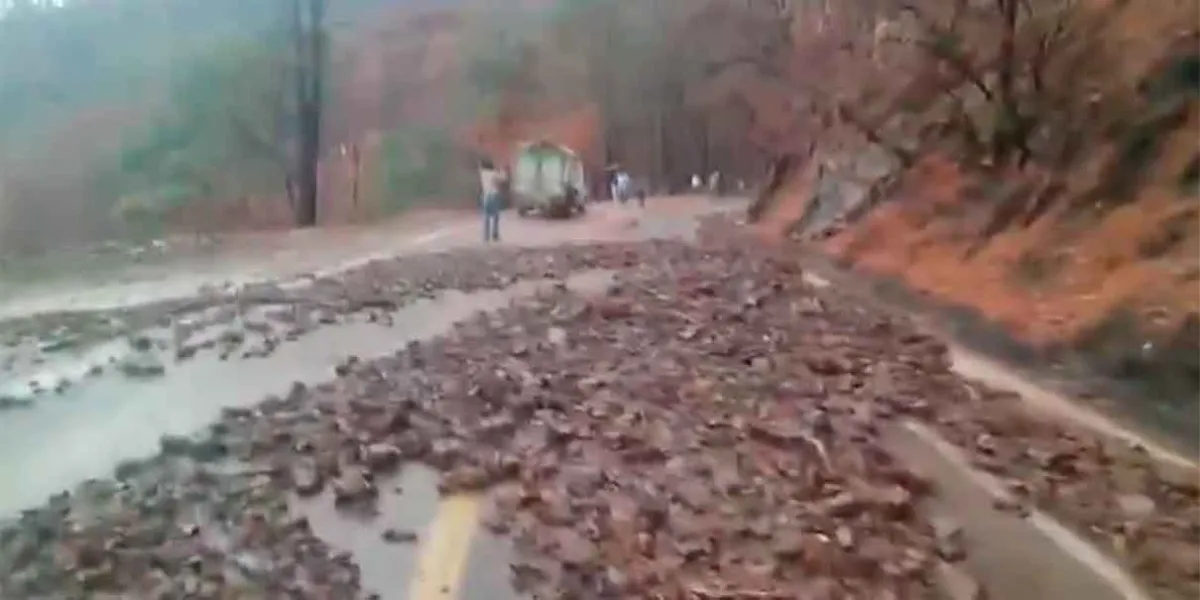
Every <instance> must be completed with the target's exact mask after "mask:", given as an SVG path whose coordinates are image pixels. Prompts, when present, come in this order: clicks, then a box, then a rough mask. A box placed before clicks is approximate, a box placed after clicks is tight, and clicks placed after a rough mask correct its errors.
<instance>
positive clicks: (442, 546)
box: [0, 207, 1136, 600]
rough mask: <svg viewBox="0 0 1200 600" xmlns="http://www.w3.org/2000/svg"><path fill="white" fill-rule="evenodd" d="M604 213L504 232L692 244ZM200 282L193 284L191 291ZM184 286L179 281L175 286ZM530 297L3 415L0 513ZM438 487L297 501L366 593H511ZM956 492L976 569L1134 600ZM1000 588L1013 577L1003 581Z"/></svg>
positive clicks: (470, 231) (70, 360) (59, 367)
mask: <svg viewBox="0 0 1200 600" xmlns="http://www.w3.org/2000/svg"><path fill="white" fill-rule="evenodd" d="M706 210H707V209H706ZM664 212H668V213H669V211H664ZM695 212H703V211H695ZM695 212H693V213H692V214H695ZM596 213H598V214H596V215H594V216H592V217H590V218H591V219H592V221H589V222H588V223H563V224H554V225H553V226H552V227H554V228H548V226H547V225H546V224H544V223H539V222H531V221H521V220H517V219H509V220H507V221H506V229H505V231H504V233H505V235H506V238H507V239H508V240H516V242H517V243H521V244H528V245H541V244H556V243H562V242H565V241H573V240H587V239H620V238H623V237H676V236H680V237H685V238H686V237H689V236H690V235H691V232H692V231H693V229H694V223H693V222H692V221H693V219H692V216H691V215H689V214H687V213H685V214H683V215H679V214H665V215H663V214H649V215H645V216H642V217H641V218H639V219H637V220H636V221H634V220H633V219H632V218H631V217H629V215H630V213H629V212H628V210H627V209H621V208H618V207H613V209H611V210H601V211H596ZM604 219H607V220H608V221H607V229H598V228H595V227H594V223H595V222H596V221H597V220H604ZM475 225H476V224H475V223H474V222H473V221H470V222H463V223H454V224H448V225H443V226H440V227H439V228H435V229H433V230H431V231H428V232H425V233H422V234H420V235H419V236H417V237H415V238H411V239H409V240H407V241H406V242H404V244H402V245H403V246H404V247H405V248H407V250H406V251H420V250H426V249H445V248H448V247H458V246H466V245H474V244H477V243H478V241H477V240H474V239H473V237H474V235H475V234H477V233H478V232H477V231H476V229H477V227H475ZM371 257H377V256H374V255H372V256H371ZM371 257H360V258H357V259H353V260H349V261H342V262H341V263H338V264H336V265H335V266H334V267H332V268H329V269H327V270H328V271H334V270H338V269H345V268H349V267H352V266H354V265H355V264H361V262H365V261H366V260H368V259H369V258H371ZM604 280H605V275H604V274H590V275H585V276H583V277H581V278H577V279H574V280H572V283H573V284H575V285H579V286H582V287H583V288H585V289H587V288H591V287H593V286H597V285H602V282H603V281H604ZM194 283H195V282H194V281H188V282H187V285H194ZM146 285H149V284H146ZM183 287H186V286H183V285H182V284H181V285H180V286H179V287H178V289H179V290H182V289H183ZM138 289H141V288H138ZM162 289H166V290H168V291H171V290H175V289H176V288H175V287H172V286H166V287H164V288H162ZM536 289H537V285H536V284H520V285H516V286H513V288H511V289H508V290H504V291H497V292H482V293H473V294H462V293H448V294H445V295H444V296H443V297H442V298H439V299H438V300H436V301H421V302H418V303H417V304H415V305H412V306H409V307H405V308H402V309H400V310H399V311H397V312H396V313H395V316H394V325H393V326H392V327H382V326H380V325H379V324H375V323H367V322H365V320H363V321H358V322H349V323H344V324H341V325H338V326H334V327H326V328H322V329H319V330H317V331H315V332H313V333H312V334H310V335H308V336H305V337H303V338H301V339H299V340H297V341H295V342H292V343H289V344H286V345H283V346H281V347H280V348H279V350H278V351H277V352H276V353H275V354H273V355H271V356H269V357H265V358H256V359H250V361H249V362H247V361H242V360H233V361H230V362H224V361H221V360H219V359H217V358H216V357H213V356H203V357H200V358H197V359H195V360H194V361H191V362H188V363H183V364H179V365H171V367H170V368H169V369H168V371H167V375H166V376H165V377H162V378H158V379H153V380H148V381H137V380H129V379H126V378H120V377H109V376H104V377H99V378H95V379H92V380H87V381H85V382H83V383H82V384H80V385H76V386H73V387H71V388H69V389H67V390H65V391H64V392H63V393H62V394H60V395H57V396H49V397H46V398H44V399H43V400H42V401H40V402H39V403H38V406H37V407H36V408H35V409H33V410H28V411H12V412H8V413H5V415H4V418H3V420H0V514H13V513H14V512H16V511H19V510H21V509H23V508H26V507H29V506H32V505H36V504H38V503H40V502H42V501H43V500H44V499H45V498H46V497H47V496H48V495H50V494H53V493H56V492H58V491H60V490H62V489H64V488H68V487H71V486H72V485H74V484H75V483H77V482H79V481H82V480H85V479H88V478H93V477H103V476H106V475H108V474H109V473H110V472H111V470H112V469H113V468H114V466H115V465H116V464H117V463H119V462H120V461H122V460H125V459H130V458H136V457H141V456H146V455H149V454H152V453H154V452H155V451H156V450H157V447H158V440H159V438H160V436H162V435H165V434H187V433H191V432H193V431H196V430H197V429H199V428H200V427H203V426H204V425H205V424H207V423H209V422H211V421H213V420H215V419H216V418H217V417H218V415H219V413H220V410H221V408H223V407H226V406H239V405H240V406H248V405H252V404H254V403H256V402H258V401H260V400H261V398H262V397H263V396H265V395H267V394H270V393H283V392H284V391H286V389H287V387H288V385H289V384H290V383H291V382H293V381H301V382H306V383H315V382H318V381H323V380H326V379H329V378H330V376H331V374H332V373H331V369H332V367H333V365H334V364H336V363H337V362H339V361H340V360H342V359H343V358H344V357H346V356H348V355H358V356H364V357H369V356H375V355H383V354H388V353H390V352H393V351H395V350H397V349H399V348H401V347H403V346H404V344H405V343H407V342H408V341H410V340H415V339H424V338H428V337H432V336H435V335H437V334H439V333H441V332H443V331H445V329H446V328H447V327H449V326H450V325H452V324H453V323H454V322H456V321H459V320H462V319H464V318H466V317H468V316H470V315H471V314H472V313H474V312H475V311H478V310H489V309H495V308H498V307H500V306H503V305H504V304H506V303H507V302H510V301H512V300H514V299H518V298H520V297H521V296H523V295H526V294H530V293H533V292H534V291H535V290H536ZM140 293H141V292H136V290H135V293H134V294H133V295H132V296H129V295H125V296H121V295H120V294H117V295H114V296H113V297H112V298H108V299H102V301H108V302H118V303H119V302H121V301H128V299H129V298H130V297H136V298H141V299H144V296H139V295H138V294H140ZM125 344H126V343H125V342H124V341H123V340H119V341H114V342H112V343H110V344H104V345H101V346H98V347H95V348H93V349H91V350H88V351H87V352H86V353H85V354H84V356H83V357H82V358H80V357H79V356H73V355H70V354H68V355H65V356H64V358H62V359H61V360H58V361H51V362H50V363H47V364H42V365H40V366H39V369H40V371H39V373H42V374H43V375H42V376H43V378H45V379H46V382H47V384H49V382H51V381H52V380H53V378H54V377H59V376H62V375H63V374H66V375H79V374H81V373H83V372H84V371H86V368H85V367H84V366H81V365H86V364H92V363H95V362H103V361H104V360H106V359H107V357H108V356H113V355H116V354H119V353H120V352H122V351H123V347H124V345H125ZM46 373H49V374H46ZM22 381H24V379H22ZM905 443H908V444H910V447H909V454H910V455H912V456H914V457H916V458H914V460H918V461H920V462H923V463H925V464H927V465H933V466H935V467H937V469H935V476H938V475H939V472H944V471H948V470H952V468H951V467H945V466H941V467H939V466H938V465H939V464H940V463H939V462H938V459H937V458H936V457H934V456H922V452H925V453H926V454H927V453H928V452H929V449H928V448H927V447H926V448H921V447H920V444H919V443H918V444H916V445H912V444H913V442H912V441H911V440H908V441H907V442H905ZM939 469H940V471H939ZM942 474H944V473H942ZM946 477H947V478H949V480H958V481H961V478H955V477H953V476H951V475H946ZM436 483H437V478H436V476H435V475H433V474H432V473H431V472H429V471H426V470H424V469H421V468H416V467H410V468H408V469H406V470H405V471H404V472H403V473H402V474H401V475H400V476H399V477H397V478H396V479H395V480H389V481H386V482H381V485H380V489H381V490H382V494H381V499H382V501H381V503H380V511H381V514H380V515H379V516H377V517H374V518H372V519H370V520H369V521H358V520H355V519H354V518H351V517H346V516H345V515H343V514H340V513H335V512H334V510H333V508H332V503H331V502H329V501H328V499H323V498H316V499H309V500H305V501H297V502H296V507H297V508H298V509H299V510H300V511H301V512H303V513H304V514H305V515H306V516H308V517H309V520H310V522H311V523H312V526H313V528H314V530H315V531H316V532H317V533H318V534H319V535H321V537H323V538H324V539H326V540H327V541H329V542H330V543H331V545H333V546H334V547H335V548H338V549H342V550H347V551H350V552H352V553H353V554H354V556H355V558H356V561H357V562H358V564H359V565H360V566H361V569H362V579H363V584H364V588H365V589H367V590H372V591H375V592H377V593H379V594H380V595H381V596H380V597H382V598H384V599H393V598H394V599H401V598H411V599H414V600H421V599H424V598H468V599H475V598H478V599H480V600H482V599H485V598H497V599H501V600H503V599H504V598H508V597H516V596H515V594H513V593H512V592H510V591H509V590H510V587H509V584H508V573H507V565H508V562H509V561H508V550H507V547H506V545H505V544H504V543H503V542H501V541H499V540H496V539H494V538H491V537H490V536H487V535H483V534H482V533H481V532H480V531H479V528H478V526H477V520H478V515H479V512H480V510H481V500H480V499H478V498H474V497H462V496H459V497H450V498H439V496H438V493H437V490H436ZM951 491H954V494H952V496H953V497H954V498H957V500H955V503H957V505H958V506H957V507H954V506H951V507H946V506H942V507H939V508H940V509H942V510H948V511H950V512H955V513H956V516H957V517H958V518H959V520H960V521H962V520H964V517H965V520H967V521H969V522H970V523H971V526H970V527H968V536H975V537H979V536H984V537H999V538H1003V539H1004V540H1005V541H1003V542H1002V543H999V544H995V543H993V544H992V545H993V546H999V548H1000V549H1001V550H1002V551H1001V552H999V554H993V555H991V556H989V555H988V554H987V553H986V552H983V553H980V554H978V555H977V554H975V553H974V552H973V553H972V556H979V557H980V558H979V559H978V560H980V561H983V562H984V563H985V564H981V565H978V566H979V569H980V570H981V571H983V572H985V573H988V572H990V573H991V579H993V580H996V581H997V582H999V584H1000V589H1008V590H1012V591H1017V590H1019V591H1020V593H1021V595H1022V596H1024V597H1027V598H1030V599H1032V598H1084V597H1087V598H1097V599H1098V598H1121V597H1126V598H1129V597H1136V596H1130V595H1128V594H1125V595H1122V594H1119V593H1116V592H1114V591H1113V590H1112V589H1111V587H1110V586H1108V585H1106V584H1105V583H1104V582H1103V581H1101V579H1102V578H1099V577H1096V576H1093V575H1089V571H1088V569H1087V568H1086V566H1081V565H1080V564H1079V563H1078V561H1075V560H1073V559H1072V558H1071V557H1070V556H1067V555H1066V554H1065V553H1063V552H1059V551H1054V550H1053V549H1050V550H1046V548H1047V546H1046V544H1045V540H1044V538H1042V537H1039V536H1038V534H1037V532H1036V531H1032V532H1031V528H1030V527H1029V526H1028V525H1027V524H1024V523H1022V522H1021V521H1020V520H1019V519H1010V520H1011V521H1015V522H1008V521H1005V520H1004V519H993V520H991V521H989V520H987V519H983V520H979V519H976V518H975V517H974V516H972V515H973V514H974V513H972V512H971V510H966V511H965V512H964V511H963V508H964V507H965V508H969V507H971V506H973V505H974V504H980V503H981V502H986V498H987V496H986V495H983V496H981V495H980V493H979V491H978V490H973V489H972V486H971V485H970V484H966V485H963V486H959V487H958V488H955V489H952V490H951ZM981 498H982V500H981ZM976 512H978V511H976ZM976 516H977V515H976ZM1000 521H1004V522H1000ZM387 527H394V528H397V529H400V530H405V531H411V532H413V533H415V534H416V538H417V539H416V542H415V543H399V544H398V543H388V542H385V541H384V540H383V539H381V537H380V531H381V529H382V528H387ZM980 532H982V533H980ZM983 541H987V540H983ZM992 541H993V542H995V540H992ZM1029 552H1034V553H1035V554H1030V553H1029ZM1033 555H1039V558H1038V560H1039V561H1040V562H1041V563H1042V564H1043V565H1046V568H1045V572H1046V573H1050V574H1053V573H1056V572H1057V573H1059V574H1060V575H1063V576H1050V577H1049V578H1048V579H1046V580H1045V581H1043V580H1041V579H1034V580H1020V579H1016V580H1011V579H1012V578H1011V575H1012V574H1013V573H1015V572H1020V571H1019V570H1018V566H1017V565H1016V563H1014V560H1016V559H1017V558H1027V557H1029V556H1033ZM1018 562H1019V561H1018ZM1068 573H1069V575H1065V574H1068ZM985 579H987V577H986V576H985ZM1006 580H1010V581H1008V583H1007V584H1006V583H1005V581H1006ZM1064 581H1065V582H1067V583H1068V584H1069V585H1068V586H1067V587H1064V583H1063V582H1064Z"/></svg>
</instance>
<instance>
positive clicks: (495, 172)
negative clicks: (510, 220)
mask: <svg viewBox="0 0 1200 600" xmlns="http://www.w3.org/2000/svg"><path fill="white" fill-rule="evenodd" d="M505 179H506V178H505V174H504V171H502V170H500V169H497V168H496V167H495V165H493V164H492V161H490V160H486V159H485V160H484V161H483V162H481V163H480V165H479V187H480V208H482V209H483V241H484V242H498V241H500V210H501V209H502V208H503V204H504V199H503V196H501V189H502V188H503V186H504V182H505Z"/></svg>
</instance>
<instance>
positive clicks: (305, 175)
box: [288, 0, 325, 227]
mask: <svg viewBox="0 0 1200 600" xmlns="http://www.w3.org/2000/svg"><path fill="white" fill-rule="evenodd" d="M324 20H325V0H292V26H293V30H292V35H293V43H294V45H295V61H296V64H295V77H296V81H295V86H296V125H297V130H298V133H299V142H298V149H297V152H296V168H295V171H294V176H295V181H289V182H288V197H289V198H290V199H291V200H292V208H293V210H294V211H295V217H296V225H297V226H299V227H314V226H316V224H317V193H318V189H319V188H318V171H319V166H320V160H321V113H322V108H323V97H324V85H325V83H324V61H325V49H324V45H325V39H324V38H325V31H324Z"/></svg>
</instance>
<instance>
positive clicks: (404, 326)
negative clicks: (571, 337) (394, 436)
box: [0, 272, 610, 515]
mask: <svg viewBox="0 0 1200 600" xmlns="http://www.w3.org/2000/svg"><path fill="white" fill-rule="evenodd" d="M609 279H610V275H609V274H608V273H602V272H590V273H584V274H580V275H578V276H576V277H573V278H571V279H570V280H568V285H570V286H572V287H573V288H576V289H582V290H584V291H586V290H588V289H597V288H602V287H603V286H604V285H605V284H606V282H607V281H609ZM547 285H549V284H548V283H543V282H528V283H523V284H518V285H515V286H512V287H510V288H507V289H505V290H501V291H490V292H481V293H473V294H464V293H460V292H450V293H447V294H445V295H444V296H443V297H442V298H439V299H438V300H436V301H421V302H417V303H414V304H413V305H410V306H407V307H405V308H403V309H401V310H399V311H397V312H396V313H395V314H394V326H392V327H385V326H381V325H378V324H374V323H367V322H365V321H351V322H347V323H343V324H340V325H336V326H326V327H323V328H320V329H317V330H315V331H313V332H312V333H310V334H308V335H306V336H304V337H301V338H300V339H299V340H296V341H293V342H289V343H286V344H283V345H281V346H280V347H279V348H278V349H277V350H276V351H275V353H274V354H272V355H271V356H269V357H266V358H255V359H246V360H230V361H228V362H225V361H221V360H219V359H218V358H217V357H215V356H213V355H212V354H202V355H201V356H199V357H197V358H196V359H194V360H192V361H189V362H185V363H179V364H172V365H170V366H169V367H168V369H167V373H166V375H165V376H163V377H160V378H157V379H152V380H131V379H126V378H122V377H117V376H105V377H101V378H97V379H93V380H89V381H86V382H84V383H82V384H80V385H77V386H75V387H72V388H70V389H68V390H66V391H65V392H64V393H63V394H61V395H51V396H46V397H43V398H41V399H40V400H39V402H38V404H37V405H36V407H35V408H33V409H30V410H24V411H9V412H6V413H4V414H3V415H2V417H0V515H3V514H10V513H12V512H14V511H18V510H21V509H23V508H27V507H30V506H33V505H37V504H40V503H41V502H43V501H44V500H45V499H46V497H47V496H49V495H50V494H54V493H57V492H59V491H61V490H63V489H66V488H68V487H71V486H73V485H74V484H76V483H78V482H80V481H83V480H85V479H88V478H92V477H104V476H108V475H109V474H111V472H112V469H113V468H114V467H115V466H116V465H117V463H119V462H120V461H122V460H126V459H130V458H138V457H142V456H147V455H150V454H153V453H154V452H156V451H157V449H158V439H159V438H160V437H161V436H163V435H166V434H188V433H191V432H194V431H196V430H198V429H200V428H201V427H203V426H205V425H207V424H208V423H209V422H211V421H214V420H216V419H217V418H218V417H219V415H220V411H221V408H223V407H226V406H239V405H241V406H245V405H251V404H254V403H256V402H258V401H259V400H261V399H262V398H263V397H264V396H266V395H267V394H271V393H285V392H286V390H287V389H288V387H289V385H290V383H291V382H293V381H300V382H304V383H316V382H320V381H323V380H327V379H329V378H331V377H333V370H332V369H333V366H334V364H336V363H337V362H338V361H339V360H341V359H344V358H345V357H346V356H349V355H352V354H353V355H357V356H359V357H363V358H369V357H372V356H380V355H386V354H389V353H391V352H394V351H396V350H398V349H400V348H402V347H403V346H404V345H405V344H406V343H407V342H409V341H411V340H418V339H423V338H429V337H432V336H436V335H438V334H440V333H443V332H444V331H445V330H446V329H447V328H448V327H449V326H451V325H452V324H453V323H455V322H456V321H459V320H462V319H465V318H467V317H469V316H470V315H471V314H473V313H475V312H476V311H480V310H491V309H496V308H499V307H502V306H504V305H506V304H507V303H509V302H511V301H513V300H517V299H519V298H521V297H522V296H527V295H530V294H533V293H535V292H536V291H538V290H539V289H543V288H544V287H545V286H547Z"/></svg>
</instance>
